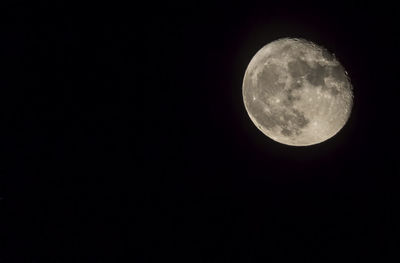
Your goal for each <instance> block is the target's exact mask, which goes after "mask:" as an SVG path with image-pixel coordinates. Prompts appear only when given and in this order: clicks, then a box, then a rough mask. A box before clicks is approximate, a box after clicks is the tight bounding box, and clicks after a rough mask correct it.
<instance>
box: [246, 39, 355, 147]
mask: <svg viewBox="0 0 400 263" xmlns="http://www.w3.org/2000/svg"><path fill="white" fill-rule="evenodd" d="M242 91H243V100H244V105H245V108H246V110H247V113H248V114H249V116H250V119H251V120H252V122H253V123H254V124H255V125H256V126H257V128H258V129H259V130H261V131H262V132H263V133H264V134H265V135H267V136H268V137H270V138H271V139H273V140H275V141H277V142H280V143H283V144H287V145H293V146H307V145H313V144H317V143H321V142H323V141H325V140H327V139H329V138H331V137H332V136H334V135H335V134H336V133H338V132H339V131H340V130H341V129H342V128H343V126H344V125H345V124H346V122H347V120H348V118H349V116H350V112H351V108H352V105H353V91H352V85H351V83H350V79H349V77H348V75H347V72H346V71H345V69H344V68H343V66H342V65H341V64H340V63H339V61H338V60H337V59H336V57H335V56H334V55H332V54H330V53H329V52H328V51H327V50H326V49H325V48H323V47H320V46H318V45H316V44H314V43H312V42H309V41H306V40H304V39H293V38H283V39H278V40H276V41H274V42H271V43H269V44H268V45H266V46H264V47H263V48H262V49H261V50H259V51H258V52H257V53H256V54H255V56H254V57H253V58H252V60H251V61H250V64H249V65H248V67H247V70H246V73H245V76H244V80H243V90H242Z"/></svg>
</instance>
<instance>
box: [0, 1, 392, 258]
mask: <svg viewBox="0 0 400 263" xmlns="http://www.w3.org/2000/svg"><path fill="white" fill-rule="evenodd" d="M32 2H35V1H31V2H28V1H27V2H26V3H23V2H21V1H19V2H18V1H14V2H12V3H7V2H4V4H3V3H2V4H1V5H2V7H1V8H0V10H1V11H0V12H1V16H0V17H1V24H0V26H1V27H0V40H1V41H0V63H1V69H2V70H1V78H0V84H1V89H0V100H1V103H0V116H1V129H0V140H1V141H0V151H1V152H0V154H1V157H2V158H1V169H0V197H1V199H0V231H1V232H0V240H1V243H0V244H1V247H0V250H1V251H0V262H110V260H111V262H160V261H163V262H166V261H171V260H173V261H172V262H176V261H185V262H261V261H263V262H265V261H266V260H272V261H271V262H292V260H296V262H338V261H340V262H343V261H346V262H347V261H349V262H350V261H351V262H354V261H356V262H357V261H358V260H364V259H376V260H380V261H383V262H387V261H386V260H385V258H387V259H389V258H391V257H392V256H393V255H394V253H395V251H396V249H397V245H396V241H397V242H398V241H399V238H398V229H399V225H398V224H399V223H398V222H399V219H400V218H399V210H398V202H399V200H400V199H399V194H398V188H399V186H400V180H399V178H398V176H399V174H400V168H399V162H398V156H399V154H398V149H399V148H398V147H399V142H398V134H399V132H400V130H399V125H398V120H399V117H398V116H399V110H398V95H399V91H398V89H399V87H398V76H399V72H398V64H399V62H398V61H399V52H398V46H399V37H398V35H399V33H400V32H399V29H398V22H399V21H398V15H397V14H396V12H397V9H396V7H395V6H394V5H386V4H384V3H383V2H382V3H381V2H380V3H375V4H369V3H365V2H364V1H353V2H349V1H347V2H343V3H340V2H337V1H335V2H329V3H328V2H324V3H319V4H315V3H313V4H312V3H305V2H301V1H297V2H296V3H291V2H286V1H284V2H283V1H274V2H269V1H259V2H251V1H244V2H241V3H229V2H219V3H213V4H205V3H201V2H198V3H194V1H192V2H190V3H186V4H184V3H180V4H170V3H169V4H166V3H154V2H152V3H147V4H146V3H145V4H143V3H142V4H139V3H138V4H137V5H134V4H129V5H128V4H117V3H112V4H111V3H93V4H89V3H86V4H82V3H81V4H79V5H73V4H71V3H69V2H62V1H36V2H35V3H32ZM279 2H282V3H279ZM281 37H301V38H305V39H308V40H310V41H313V42H315V43H317V44H319V45H322V46H324V47H326V48H327V49H328V50H330V51H331V52H333V53H335V55H336V56H337V58H338V59H339V60H340V61H341V63H342V64H343V66H344V67H345V68H346V70H347V71H348V73H349V76H350V78H351V81H352V84H353V87H354V107H353V111H352V114H351V116H350V119H349V121H348V123H347V124H346V126H345V127H344V128H343V129H342V130H341V131H340V133H338V134H337V135H336V136H335V137H333V138H332V139H330V140H328V141H326V142H324V143H321V144H317V145H314V146H310V147H290V146H285V145H283V144H279V143H276V142H274V141H272V140H270V139H268V138H267V137H265V136H264V135H263V134H262V133H261V132H260V131H259V130H258V129H257V128H256V127H255V126H254V125H253V124H252V122H251V121H250V119H249V118H248V115H247V113H246V111H245V108H244V105H243V101H242V93H241V85H242V80H243V76H244V72H245V70H246V67H247V65H248V63H249V61H250V60H251V58H252V57H253V55H254V54H255V53H256V52H257V51H258V50H259V49H260V48H261V47H262V46H264V45H265V44H267V43H269V42H271V41H273V40H276V39H278V38H281ZM274 259H278V260H274ZM288 260H291V261H288Z"/></svg>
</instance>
